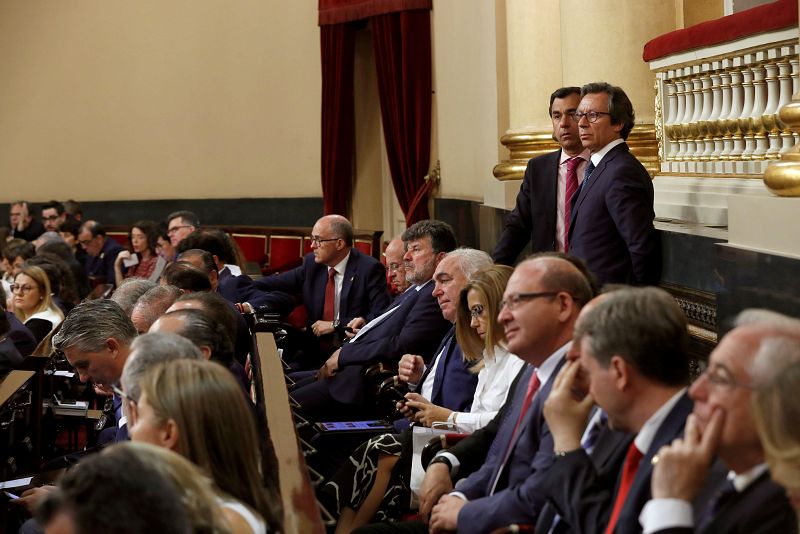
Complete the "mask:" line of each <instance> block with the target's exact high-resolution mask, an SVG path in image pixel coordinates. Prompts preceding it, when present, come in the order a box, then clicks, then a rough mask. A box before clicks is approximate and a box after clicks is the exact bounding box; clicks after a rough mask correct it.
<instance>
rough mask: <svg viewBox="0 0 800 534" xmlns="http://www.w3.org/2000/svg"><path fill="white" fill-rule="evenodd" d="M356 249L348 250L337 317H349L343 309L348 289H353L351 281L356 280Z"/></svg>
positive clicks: (348, 292)
mask: <svg viewBox="0 0 800 534" xmlns="http://www.w3.org/2000/svg"><path fill="white" fill-rule="evenodd" d="M357 253H358V251H356V249H351V250H350V258H349V259H348V260H347V266H346V267H345V269H344V278H343V279H342V292H341V293H340V294H339V317H349V315H350V314H349V313H347V311H346V310H345V309H344V308H345V306H346V304H347V302H348V300H347V296H348V295H349V294H350V288H352V287H353V281H354V280H355V279H356V274H357V271H358V267H357V265H356V254H357Z"/></svg>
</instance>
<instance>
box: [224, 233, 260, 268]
mask: <svg viewBox="0 0 800 534" xmlns="http://www.w3.org/2000/svg"><path fill="white" fill-rule="evenodd" d="M231 237H233V240H234V241H236V244H237V245H239V248H240V249H242V254H244V258H245V259H246V260H247V261H254V262H256V263H258V262H259V261H261V258H263V257H264V255H265V254H266V253H267V236H264V235H253V234H232V235H231Z"/></svg>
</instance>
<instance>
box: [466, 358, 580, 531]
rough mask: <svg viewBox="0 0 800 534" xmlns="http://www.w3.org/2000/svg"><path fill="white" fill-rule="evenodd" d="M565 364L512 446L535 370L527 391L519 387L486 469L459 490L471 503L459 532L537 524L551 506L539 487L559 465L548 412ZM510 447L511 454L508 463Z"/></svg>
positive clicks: (543, 387) (537, 399) (538, 399)
mask: <svg viewBox="0 0 800 534" xmlns="http://www.w3.org/2000/svg"><path fill="white" fill-rule="evenodd" d="M564 361H565V360H564V358H563V357H562V358H561V360H560V361H559V363H558V366H557V367H556V369H555V370H554V371H553V374H552V375H551V377H550V379H549V380H548V381H547V383H545V384H542V385H541V386H540V388H539V391H538V392H537V393H536V396H535V397H534V399H533V402H532V403H531V406H530V408H529V410H528V412H527V414H526V415H525V418H524V419H523V421H522V423H521V425H520V427H519V430H518V431H517V434H516V438H515V439H514V440H513V442H512V437H513V436H514V428H515V427H516V423H517V419H518V418H519V413H520V410H521V408H522V403H523V400H524V398H525V393H526V391H527V384H528V380H529V379H530V376H531V373H533V367H529V368H528V370H527V371H526V373H525V374H524V375H523V376H522V378H520V381H519V384H525V386H526V387H517V389H516V391H515V392H514V401H513V404H512V408H511V409H510V410H509V412H508V417H506V418H505V419H504V420H503V422H502V423H501V424H500V427H499V428H498V431H497V437H496V438H495V446H493V447H492V449H491V450H490V451H489V455H488V457H487V458H486V463H485V464H484V465H483V467H481V468H480V469H479V470H478V471H476V472H475V473H473V474H472V475H470V476H469V477H468V478H467V479H466V480H463V481H462V482H461V483H460V484H459V485H458V487H457V488H456V490H457V491H460V492H462V493H463V494H464V495H465V496H466V497H467V499H469V502H468V503H467V504H466V505H464V507H463V508H461V511H460V512H459V513H458V531H459V532H491V531H492V530H494V529H496V528H500V527H503V526H505V525H508V524H509V523H528V524H533V523H535V522H536V517H537V516H538V514H539V511H540V510H541V508H542V506H544V504H545V500H544V499H543V498H542V496H541V494H540V493H539V492H538V489H537V487H538V485H539V483H540V480H541V478H542V476H543V474H544V473H545V472H546V471H547V469H548V468H549V467H550V465H551V464H552V463H553V438H552V436H551V435H550V430H549V429H548V427H547V424H546V423H545V420H544V416H543V413H542V410H543V408H544V401H545V400H547V396H548V395H549V394H550V390H551V389H552V387H553V382H554V380H555V377H556V375H557V374H558V371H559V369H560V368H561V366H562V365H563V364H564ZM509 444H511V445H510V446H511V447H512V449H511V453H510V455H509V457H508V460H507V461H506V462H505V463H503V458H504V456H505V453H506V450H507V448H508V447H509ZM498 477H499V479H498V482H497V485H496V486H495V489H494V492H493V493H492V486H493V484H494V481H495V479H496V478H498Z"/></svg>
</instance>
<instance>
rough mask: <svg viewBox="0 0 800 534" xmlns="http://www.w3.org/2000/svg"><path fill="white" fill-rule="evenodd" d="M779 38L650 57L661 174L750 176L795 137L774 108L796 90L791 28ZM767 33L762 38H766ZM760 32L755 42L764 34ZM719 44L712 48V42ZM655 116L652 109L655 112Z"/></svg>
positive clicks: (799, 70) (798, 68) (799, 85)
mask: <svg viewBox="0 0 800 534" xmlns="http://www.w3.org/2000/svg"><path fill="white" fill-rule="evenodd" d="M785 33H786V32H781V33H780V34H778V35H773V38H775V37H780V38H781V40H780V41H772V42H763V43H758V44H756V45H755V46H753V43H754V41H753V39H749V40H747V42H746V43H743V44H746V45H747V46H746V48H744V47H743V48H742V49H741V50H736V49H733V50H731V48H735V46H733V47H732V46H730V45H729V46H728V51H727V52H726V53H724V54H722V55H716V56H712V55H710V52H717V51H718V50H713V51H709V54H707V55H708V56H709V57H703V56H704V53H703V50H697V51H693V52H692V53H691V57H693V58H695V60H694V61H692V60H689V61H686V59H687V54H679V55H676V56H673V59H674V60H675V64H673V65H670V64H669V60H670V58H665V59H662V60H658V61H654V62H652V63H651V68H652V69H653V70H655V71H656V77H657V84H656V87H657V91H658V95H657V100H656V105H657V106H660V108H661V109H660V112H661V113H660V117H661V121H660V123H659V124H657V125H656V127H657V128H658V129H659V130H660V139H661V146H660V154H661V162H662V163H661V172H662V173H677V174H702V175H704V174H712V175H717V174H719V175H740V176H741V175H754V174H761V173H763V172H764V170H765V169H766V166H767V164H768V163H769V161H771V160H774V159H777V158H778V155H779V154H780V153H781V152H784V151H786V150H789V149H790V148H791V147H792V146H794V145H795V143H796V142H798V141H800V138H799V137H798V135H797V134H793V133H792V132H791V131H790V130H789V128H788V127H787V126H786V125H785V124H784V123H782V122H781V120H780V118H779V116H778V111H779V110H780V108H781V107H782V106H783V105H785V104H787V103H788V102H789V101H790V100H791V97H792V94H793V93H795V92H797V91H798V90H800V79H799V78H798V75H799V74H800V63H799V62H798V52H799V51H800V46H798V44H797V35H796V34H797V29H796V28H795V29H794V33H795V35H794V38H793V40H789V39H783V37H785V35H784V34H785ZM769 36H770V34H766V35H765V36H764V37H766V38H767V40H768V39H769ZM764 37H762V40H763V39H764ZM716 48H719V47H716ZM657 116H659V114H658V113H657Z"/></svg>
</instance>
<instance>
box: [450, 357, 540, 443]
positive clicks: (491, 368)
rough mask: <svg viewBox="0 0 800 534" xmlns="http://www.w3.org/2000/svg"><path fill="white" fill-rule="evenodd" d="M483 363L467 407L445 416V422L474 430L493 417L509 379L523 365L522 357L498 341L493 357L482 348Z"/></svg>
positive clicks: (460, 429)
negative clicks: (467, 409) (469, 406)
mask: <svg viewBox="0 0 800 534" xmlns="http://www.w3.org/2000/svg"><path fill="white" fill-rule="evenodd" d="M483 363H484V367H483V369H481V371H480V372H479V373H478V385H477V386H475V397H474V398H473V399H472V407H471V408H470V411H469V412H453V413H451V414H450V417H448V418H447V420H448V422H450V423H455V424H456V425H458V428H459V431H461V432H475V431H476V430H478V429H479V428H481V427H484V426H486V425H487V424H489V421H491V420H492V419H494V416H495V415H497V412H498V411H500V408H501V407H502V406H503V403H504V402H505V401H506V397H507V396H508V388H509V387H510V386H511V382H513V381H514V377H515V376H517V373H519V371H520V369H522V367H523V366H524V365H525V362H524V361H523V360H521V359H520V358H518V357H516V356H515V355H513V354H511V353H510V352H508V351H507V350H506V349H505V348H504V347H501V346H499V345H498V346H495V348H494V357H493V358H492V357H490V356H489V355H488V354H486V352H485V351H484V353H483Z"/></svg>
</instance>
